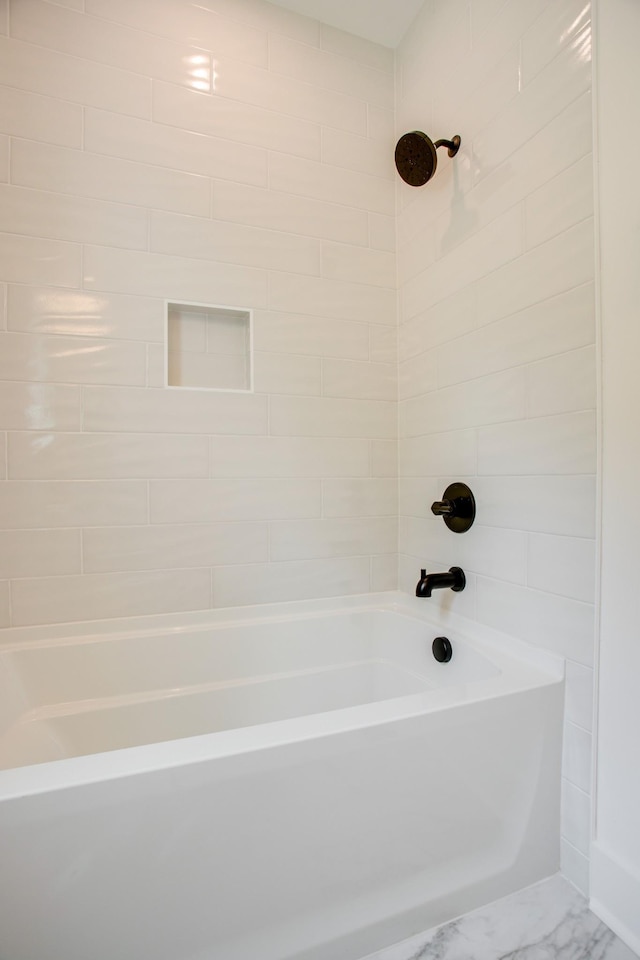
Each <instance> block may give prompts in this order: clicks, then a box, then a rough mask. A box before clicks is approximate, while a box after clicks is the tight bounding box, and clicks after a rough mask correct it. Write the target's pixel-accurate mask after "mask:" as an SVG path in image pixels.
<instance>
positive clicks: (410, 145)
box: [396, 130, 460, 187]
mask: <svg viewBox="0 0 640 960" xmlns="http://www.w3.org/2000/svg"><path fill="white" fill-rule="evenodd" d="M438 147H447V152H448V154H449V156H450V157H455V155H456V153H457V152H458V150H459V149H460V137H459V136H458V135H457V134H456V136H455V137H454V138H453V139H452V140H436V142H435V143H434V142H433V141H432V140H431V139H430V138H429V137H428V136H427V135H426V133H422V132H421V131H420V130H413V131H412V133H405V135H404V136H403V137H400V139H399V140H398V143H397V144H396V168H397V170H398V173H399V174H400V176H401V177H402V179H403V180H404V182H405V183H408V184H409V186H411V187H421V186H422V185H423V184H425V183H427V181H428V180H430V179H431V177H432V176H433V175H434V173H435V172H436V167H437V166H438V157H437V154H436V150H437V148H438Z"/></svg>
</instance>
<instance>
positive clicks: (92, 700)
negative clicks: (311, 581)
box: [0, 595, 563, 960]
mask: <svg viewBox="0 0 640 960" xmlns="http://www.w3.org/2000/svg"><path fill="white" fill-rule="evenodd" d="M433 609H434V607H433V606H430V605H429V602H428V601H426V600H414V599H412V598H406V599H402V598H399V597H398V596H396V595H383V596H380V595H377V596H371V597H358V598H349V599H347V600H338V601H316V602H309V603H306V602H305V603H291V604H283V605H279V604H274V605H269V606H266V607H262V608H259V607H254V608H248V609H242V610H237V609H236V610H231V611H213V612H207V613H200V614H193V615H181V616H180V617H177V616H176V615H171V616H163V617H151V618H135V619H131V620H127V621H124V620H120V621H115V622H114V621H111V622H104V623H91V624H80V625H65V626H57V627H53V628H51V627H49V628H42V627H37V628H20V629H13V630H5V631H2V632H1V634H2V635H1V636H0V644H2V645H1V646H0V650H1V651H2V652H1V653H0V767H2V768H4V769H2V770H1V771H0V960H115V958H118V960H294V958H295V960H355V958H359V957H362V956H364V955H365V954H367V953H369V952H371V951H373V950H376V949H379V948H380V947H383V946H385V945H387V944H389V943H392V942H394V941H397V940H400V939H402V938H403V937H407V936H410V935H411V934H413V933H416V932H418V931H420V930H423V929H425V928H427V927H429V926H431V925H433V924H435V923H440V922H442V921H444V920H447V919H450V918H452V917H453V916H456V915H457V914H459V913H462V912H465V911H467V910H469V909H472V908H474V907H476V906H478V905H480V904H482V903H484V902H488V901H489V900H492V899H494V898H496V897H499V896H502V895H504V894H506V893H508V892H511V891H513V890H515V889H517V888H519V887H522V886H525V885H526V884H529V883H532V882H534V881H536V880H539V879H541V878H543V877H545V876H548V875H549V874H551V873H553V872H554V871H555V870H556V869H557V868H558V860H559V852H558V851H559V794H560V788H559V783H560V744H561V723H562V699H563V685H562V679H561V675H560V673H559V671H558V670H557V668H556V665H555V664H554V663H552V662H549V663H543V665H542V666H541V665H540V664H539V663H535V662H526V660H524V659H523V658H522V656H517V655H516V656H513V655H512V653H511V652H509V650H508V649H507V647H508V644H507V642H505V641H504V639H500V638H496V637H494V636H493V635H492V636H490V637H488V636H485V637H483V638H478V637H477V636H476V637H474V638H473V639H469V638H468V637H465V635H464V630H462V631H461V629H460V625H459V623H458V625H457V626H456V625H455V624H454V620H453V618H452V619H451V620H450V621H449V623H448V625H447V628H446V633H447V635H448V636H449V639H450V640H451V642H452V644H453V658H452V660H451V662H450V663H442V664H441V663H437V662H436V661H435V660H434V658H433V656H432V654H431V642H432V640H433V638H434V637H435V636H437V635H438V633H442V632H443V629H442V624H441V625H440V626H438V625H437V624H433V623H429V622H428V621H427V620H426V617H427V615H428V614H429V613H430V612H431V611H432V610H433ZM512 646H513V648H514V649H515V647H516V645H515V644H513V645H512Z"/></svg>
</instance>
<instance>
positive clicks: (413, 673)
mask: <svg viewBox="0 0 640 960" xmlns="http://www.w3.org/2000/svg"><path fill="white" fill-rule="evenodd" d="M434 635H435V634H434V631H433V629H430V628H429V627H428V625H426V624H425V623H423V622H421V621H419V620H416V619H414V618H411V617H407V616H402V615H400V614H398V613H397V612H393V611H390V610H362V611H351V612H335V613H333V614H332V615H324V616H299V617H284V618H278V617H276V618H273V617H271V618H269V619H263V620H257V621H253V622H245V623H242V622H235V623H233V622H231V623H227V624H218V625H211V624H210V625H208V626H207V625H200V626H198V627H195V628H193V627H192V628H189V627H186V626H185V627H182V628H173V629H170V630H165V631H164V632H162V631H158V630H155V631H147V630H138V631H137V632H136V631H135V630H134V631H130V632H127V633H115V634H113V635H112V636H109V635H107V636H104V635H98V636H91V635H88V636H84V637H74V636H71V637H66V638H65V637H61V638H57V639H56V640H55V641H47V640H45V641H40V642H35V643H27V644H23V645H20V644H14V645H10V646H9V647H8V648H7V649H5V650H4V651H3V652H2V653H0V682H2V685H3V687H4V689H5V690H6V691H7V695H6V697H5V698H4V700H5V705H7V704H13V708H12V709H11V708H10V707H8V706H5V715H4V724H3V727H2V728H1V729H0V769H7V768H11V767H16V766H24V765H29V764H33V763H41V762H46V761H50V760H56V759H63V758H68V757H74V756H83V755H87V754H92V753H102V752H105V751H110V750H116V749H120V748H126V747H133V746H140V745H143V744H150V743H158V742H163V741H166V740H175V739H180V738H184V737H191V736H197V735H200V734H204V733H214V732H220V731H224V730H232V729H237V728H241V727H246V726H253V725H257V724H265V723H270V722H272V721H277V720H286V719H291V718H295V717H301V716H307V715H310V714H316V713H326V712H329V711H333V710H339V709H342V708H346V707H356V706H359V705H362V704H370V703H376V702H379V701H383V700H392V699H396V698H399V697H407V696H412V695H415V694H421V693H426V692H428V691H429V690H433V689H437V688H442V687H443V686H450V685H454V684H459V683H465V682H470V681H477V680H479V679H480V680H481V679H486V678H489V677H491V676H494V675H495V674H496V673H499V670H498V668H497V667H496V666H495V665H494V664H492V663H491V662H490V661H489V660H488V659H487V658H485V657H484V656H482V655H481V654H480V653H478V652H477V651H475V650H473V649H472V648H471V647H469V645H468V644H467V645H465V644H464V643H462V644H456V656H454V658H453V659H452V661H451V662H450V663H449V664H439V663H437V662H436V661H435V660H434V658H433V656H432V653H431V642H432V640H433V637H434Z"/></svg>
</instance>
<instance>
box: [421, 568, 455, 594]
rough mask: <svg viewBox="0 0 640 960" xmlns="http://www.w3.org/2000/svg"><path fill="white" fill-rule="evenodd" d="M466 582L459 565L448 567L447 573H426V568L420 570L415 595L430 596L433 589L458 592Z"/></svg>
mask: <svg viewBox="0 0 640 960" xmlns="http://www.w3.org/2000/svg"><path fill="white" fill-rule="evenodd" d="M466 582H467V581H466V578H465V575H464V571H463V570H462V568H461V567H450V568H449V570H448V572H447V573H427V571H426V570H421V571H420V580H419V581H418V584H417V586H416V597H430V596H431V593H432V591H433V590H446V589H451V590H453V591H455V593H459V592H460V590H464V588H465V584H466Z"/></svg>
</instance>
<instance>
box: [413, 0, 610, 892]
mask: <svg viewBox="0 0 640 960" xmlns="http://www.w3.org/2000/svg"><path fill="white" fill-rule="evenodd" d="M451 51H455V66H454V68H453V69H452V68H451V62H450V57H451ZM590 95H591V23H590V5H589V2H588V0H554V2H549V0H534V2H528V3H522V2H521V0H507V2H505V3H498V4H496V3H493V2H491V3H486V2H485V0H456V2H450V0H432V2H430V3H428V4H425V6H424V8H423V10H422V13H421V14H420V16H419V17H418V19H417V20H416V22H415V24H414V26H413V29H412V30H411V31H410V33H409V34H408V35H407V37H406V38H405V40H404V41H403V43H402V44H401V46H400V48H399V51H398V55H397V104H396V110H397V117H396V134H397V135H398V136H399V135H401V134H402V133H405V132H406V131H408V130H415V129H419V130H425V132H426V133H428V134H429V135H430V136H431V137H432V138H433V139H434V140H435V139H437V138H440V137H447V138H449V137H451V136H452V135H453V134H455V133H458V134H460V135H461V137H462V148H461V150H460V152H459V154H458V155H457V157H456V158H455V159H454V160H449V159H448V157H447V156H446V153H445V151H444V150H442V151H439V163H438V169H437V174H436V176H435V178H434V179H433V181H432V182H430V183H429V184H427V186H425V187H424V188H422V189H420V190H416V189H414V188H412V187H409V186H406V185H404V184H402V183H398V186H397V200H398V225H397V228H398V276H399V281H400V304H401V309H400V326H399V344H398V347H399V355H400V365H399V397H400V438H399V487H400V528H399V529H400V567H399V571H400V572H399V576H400V585H401V587H402V589H404V590H407V591H411V590H413V588H414V585H415V582H416V579H417V576H418V575H419V570H420V568H421V567H423V566H427V567H428V568H431V569H435V570H438V569H446V568H447V567H448V566H450V565H452V564H454V563H457V564H460V565H461V566H462V567H463V568H464V569H465V570H466V571H468V573H469V588H468V589H467V590H465V591H464V593H462V594H459V595H457V596H455V597H454V598H447V599H448V602H452V604H453V609H457V610H459V612H460V613H463V614H465V615H467V616H470V617H472V618H476V619H477V620H479V621H481V622H482V623H485V624H489V625H490V626H492V627H495V628H497V629H500V630H504V631H505V632H507V633H510V634H512V635H514V636H517V637H519V638H521V639H523V640H526V641H528V642H530V643H532V644H535V645H538V646H542V647H545V648H547V649H549V650H551V651H553V652H556V653H559V654H560V655H562V656H563V657H566V658H568V659H567V715H566V724H565V734H564V769H563V799H562V816H563V843H562V863H563V869H564V870H565V872H566V874H567V876H569V877H570V879H571V880H572V881H573V882H574V883H576V885H577V886H579V887H580V888H581V889H583V890H584V889H585V888H586V883H587V878H588V861H587V857H588V853H589V807H590V801H589V793H590V787H591V771H590V757H591V709H592V686H593V647H594V608H593V603H594V570H595V546H594V536H595V470H596V443H595V440H596V420H595V405H596V393H595V384H596V373H595V347H594V342H595V321H594V292H593V279H594V254H593V251H594V232H593V221H592V215H593V184H592V157H591V149H592V147H591V106H590ZM456 479H465V480H467V481H468V482H469V484H470V485H471V487H472V489H473V491H474V493H475V495H476V499H477V505H478V514H477V521H476V524H475V526H474V527H473V528H472V529H471V530H470V531H469V532H468V533H467V534H465V535H464V536H463V537H456V536H454V535H452V534H449V533H448V531H446V530H445V529H444V528H443V526H442V521H441V520H439V519H437V518H434V517H432V516H431V514H430V513H429V510H428V506H429V503H430V501H431V500H432V499H434V498H436V497H437V498H438V499H439V498H440V496H441V494H442V491H443V490H444V488H445V486H446V485H447V483H448V482H450V481H452V480H456ZM432 602H436V603H437V602H442V601H439V600H433V601H432Z"/></svg>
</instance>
